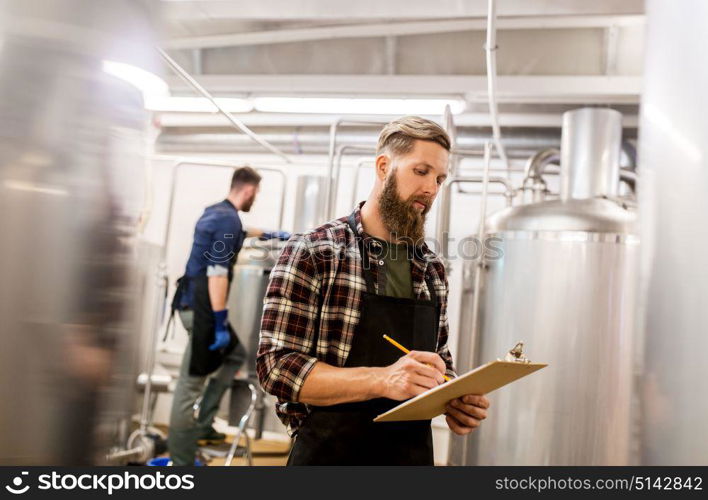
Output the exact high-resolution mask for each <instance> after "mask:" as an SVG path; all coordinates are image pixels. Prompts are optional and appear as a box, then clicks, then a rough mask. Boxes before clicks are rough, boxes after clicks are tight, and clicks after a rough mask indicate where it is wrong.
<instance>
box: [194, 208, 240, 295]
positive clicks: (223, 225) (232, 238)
mask: <svg viewBox="0 0 708 500" xmlns="http://www.w3.org/2000/svg"><path fill="white" fill-rule="evenodd" d="M245 237H246V232H245V231H244V230H243V225H242V223H241V218H240V217H239V215H238V210H237V209H236V207H234V206H233V204H232V203H231V202H230V201H229V200H224V201H222V202H219V203H216V204H215V205H211V206H209V207H207V208H206V209H204V213H203V214H202V216H201V217H200V218H199V220H198V221H197V225H196V226H195V228H194V243H193V244H192V251H191V252H190V254H189V260H188V261H187V268H186V270H185V272H184V274H185V276H186V277H187V278H195V277H198V276H205V275H206V276H219V275H223V276H229V279H230V278H231V270H232V268H233V266H234V264H235V263H236V257H237V256H238V252H239V251H240V250H241V247H242V246H243V240H244V239H245ZM192 304H193V286H192V284H191V283H188V284H187V286H186V289H185V291H184V294H183V295H182V299H181V306H182V307H190V308H191V307H192Z"/></svg>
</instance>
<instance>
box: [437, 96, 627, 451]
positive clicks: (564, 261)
mask: <svg viewBox="0 0 708 500" xmlns="http://www.w3.org/2000/svg"><path fill="white" fill-rule="evenodd" d="M601 111H604V110H601ZM585 132H587V131H585ZM585 132H584V133H585ZM599 132H601V131H599ZM565 133H566V131H564V134H565ZM598 135H600V136H601V135H602V134H598ZM607 137H609V134H608V135H607ZM610 142H614V141H610ZM569 143H570V144H582V143H583V141H582V139H581V138H575V139H574V140H573V141H571V142H569ZM616 143H617V145H618V147H619V139H618V140H617V142H616ZM578 155H580V152H574V151H570V152H566V156H565V157H566V158H573V157H577V156H578ZM588 156H590V157H592V153H589V154H588ZM566 166H567V167H568V170H566V172H567V171H571V172H572V170H573V164H570V165H566ZM610 167H611V168H610V169H609V171H614V167H612V166H610ZM579 168H584V169H585V168H587V165H583V164H582V163H581V164H580V165H579ZM607 171H608V170H607V169H604V168H601V169H598V170H597V171H593V170H590V171H589V172H587V173H586V174H584V176H583V177H584V178H585V179H586V185H585V186H581V183H580V181H577V182H576V187H577V188H578V189H577V190H575V191H574V190H570V193H571V194H572V193H574V192H577V193H587V192H593V191H592V190H593V189H594V188H593V187H592V186H593V185H595V186H597V185H600V184H596V183H595V180H597V179H600V178H607V177H609V175H608V174H607ZM618 180H619V173H617V178H616V181H618ZM608 181H609V179H608ZM605 185H609V184H608V183H605ZM608 194H609V193H608ZM486 231H487V237H488V238H492V239H490V240H488V247H489V248H490V249H491V250H490V251H488V252H487V254H486V266H485V269H484V271H482V272H483V273H484V275H483V279H482V287H481V290H480V292H479V293H481V296H480V311H479V312H480V314H479V317H480V325H479V332H480V334H479V337H478V339H477V342H476V344H477V345H474V346H473V345H471V343H472V339H470V337H469V332H470V331H471V323H470V322H471V316H472V311H471V304H472V303H473V300H472V299H473V296H474V295H473V294H474V293H476V291H475V290H473V289H472V286H471V285H472V283H473V282H474V273H475V272H477V271H476V270H477V269H478V263H477V262H474V261H467V262H465V265H464V271H463V273H464V274H463V280H464V283H465V284H466V287H465V288H464V290H463V298H462V307H461V311H462V316H461V321H460V325H461V327H460V328H461V330H460V340H459V344H458V353H459V354H458V358H457V365H458V370H459V371H461V372H464V371H466V370H469V369H471V368H473V367H474V366H477V365H479V364H482V363H485V362H488V361H491V360H494V359H497V358H503V357H504V354H505V353H506V352H507V351H508V350H509V349H510V348H511V347H513V346H514V344H515V343H516V342H518V341H520V340H523V341H524V343H525V352H526V354H527V356H528V357H529V358H530V359H531V360H532V361H538V362H544V363H548V364H549V366H548V368H546V369H544V370H543V371H541V372H539V373H537V374H534V375H532V376H530V377H528V378H526V379H523V380H520V381H518V382H515V383H513V384H511V385H509V386H507V387H504V388H502V389H500V390H499V391H497V392H494V393H492V394H490V395H489V397H490V400H491V401H492V409H491V412H490V418H489V419H487V420H486V421H485V422H484V423H483V424H482V426H481V428H480V429H479V430H478V431H476V432H475V433H473V434H472V435H471V436H469V437H467V438H458V437H456V436H454V437H453V440H452V443H451V451H450V462H451V465H472V464H479V465H624V464H629V463H633V462H634V460H635V457H634V452H633V448H632V446H633V441H632V439H631V435H632V432H633V427H632V426H633V422H632V411H631V410H632V408H633V403H634V402H633V397H632V388H633V382H634V375H635V368H634V363H633V360H634V349H635V348H636V342H635V327H634V317H635V316H634V315H635V307H636V306H635V302H636V273H637V269H636V268H637V257H638V249H639V246H638V238H637V236H636V228H635V215H634V214H633V213H631V212H629V211H628V210H626V209H625V208H623V207H622V206H621V205H620V204H618V203H616V202H614V201H610V200H607V199H603V198H592V197H587V199H573V198H570V199H567V200H565V201H561V200H553V201H545V202H540V203H533V204H529V205H524V206H520V207H515V208H509V209H505V210H502V211H500V212H497V213H495V214H493V215H492V216H490V217H489V218H488V219H487V223H486Z"/></svg>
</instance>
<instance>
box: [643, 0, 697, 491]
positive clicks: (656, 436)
mask: <svg viewBox="0 0 708 500" xmlns="http://www.w3.org/2000/svg"><path fill="white" fill-rule="evenodd" d="M706 19H708V2H704V1H701V0H690V1H685V2H681V8H676V5H671V4H668V3H667V2H660V1H654V0H651V1H649V2H647V35H646V38H647V47H646V62H645V76H644V89H643V92H642V112H641V117H640V136H639V158H640V172H641V179H640V182H639V183H638V184H639V199H640V208H639V217H640V221H641V224H640V226H641V231H642V232H641V237H642V264H641V271H642V273H641V274H642V276H641V282H642V284H643V286H642V295H641V296H642V308H641V311H640V322H641V323H642V324H643V326H644V330H645V331H646V339H645V349H644V366H643V374H642V378H641V381H642V397H643V398H642V412H641V415H642V419H643V425H642V462H641V463H642V465H703V466H705V465H708V385H707V384H706V366H707V365H708V363H707V362H706V349H705V346H706V343H707V341H708V333H707V332H708V265H706V262H705V259H706V255H708V231H706V214H708V140H707V139H708V120H706V116H705V112H706V109H707V108H708V99H707V97H706V91H705V89H706V87H707V86H708V66H706V65H705V64H696V61H699V60H703V59H704V58H705V48H706V47H707V46H708V31H706V29H705V20H706ZM704 488H705V486H704Z"/></svg>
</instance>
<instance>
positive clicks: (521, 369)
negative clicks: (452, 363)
mask: <svg viewBox="0 0 708 500" xmlns="http://www.w3.org/2000/svg"><path fill="white" fill-rule="evenodd" d="M546 366H548V365H547V364H545V363H520V362H518V361H500V360H497V361H492V362H491V363H487V364H486V365H482V366H479V367H477V368H475V369H474V370H472V371H469V372H467V373H465V374H464V375H460V376H459V377H457V378H455V379H453V380H451V381H450V382H446V383H444V384H441V385H439V386H437V387H433V388H432V389H430V390H428V391H426V392H424V393H423V394H420V395H418V396H416V397H414V398H411V399H409V400H408V401H405V402H403V403H401V404H400V405H398V406H396V407H395V408H392V409H391V410H389V411H387V412H386V413H382V414H381V415H379V416H378V417H376V418H375V419H374V422H397V421H402V420H428V419H431V418H434V417H437V416H438V415H442V414H443V413H445V404H447V402H448V401H450V400H452V399H455V398H459V397H460V396H464V395H465V394H489V393H490V392H492V391H494V390H496V389H499V388H500V387H503V386H505V385H506V384H509V383H511V382H513V381H514V380H518V379H520V378H522V377H525V376H526V375H530V374H532V373H533V372H535V371H538V370H540V369H541V368H545V367H546Z"/></svg>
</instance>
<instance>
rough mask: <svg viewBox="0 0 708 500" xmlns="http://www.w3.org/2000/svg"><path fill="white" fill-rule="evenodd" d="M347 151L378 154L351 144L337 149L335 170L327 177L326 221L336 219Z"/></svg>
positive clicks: (331, 170)
mask: <svg viewBox="0 0 708 500" xmlns="http://www.w3.org/2000/svg"><path fill="white" fill-rule="evenodd" d="M346 151H355V152H359V153H370V152H374V153H375V152H376V150H374V149H372V148H367V147H364V146H352V145H351V144H342V145H340V146H338V147H337V151H336V153H335V156H334V158H335V160H334V163H333V166H334V169H332V168H331V167H330V169H329V171H328V175H327V214H326V217H325V220H331V219H333V218H334V217H335V214H334V210H335V208H336V207H335V206H334V205H335V202H336V200H337V194H338V192H339V175H340V173H341V170H342V157H343V156H344V153H345V152H346Z"/></svg>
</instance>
